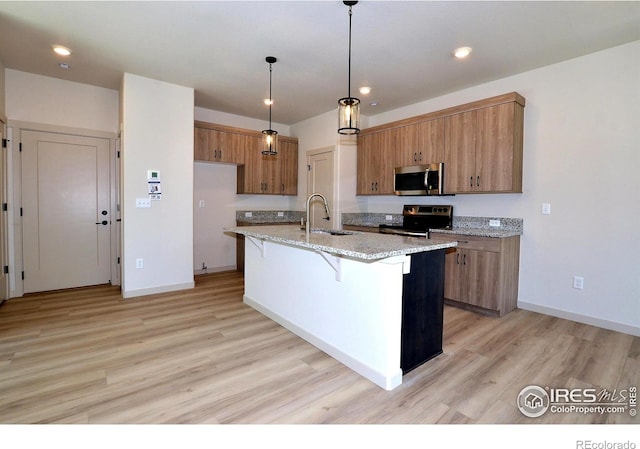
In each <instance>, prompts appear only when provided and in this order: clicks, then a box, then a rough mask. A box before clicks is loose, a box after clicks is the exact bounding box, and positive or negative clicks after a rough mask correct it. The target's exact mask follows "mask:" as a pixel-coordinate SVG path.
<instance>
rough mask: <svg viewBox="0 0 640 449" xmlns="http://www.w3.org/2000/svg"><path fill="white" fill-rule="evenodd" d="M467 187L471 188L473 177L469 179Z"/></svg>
mask: <svg viewBox="0 0 640 449" xmlns="http://www.w3.org/2000/svg"><path fill="white" fill-rule="evenodd" d="M469 187H473V176H470V177H469Z"/></svg>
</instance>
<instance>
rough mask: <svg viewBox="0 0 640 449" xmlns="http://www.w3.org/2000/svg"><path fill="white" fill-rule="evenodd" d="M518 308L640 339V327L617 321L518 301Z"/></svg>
mask: <svg viewBox="0 0 640 449" xmlns="http://www.w3.org/2000/svg"><path fill="white" fill-rule="evenodd" d="M518 308H519V309H524V310H529V311H531V312H538V313H543V314H545V315H551V316H555V317H557V318H564V319H566V320H571V321H576V322H578V323H583V324H590V325H591V326H596V327H601V328H603V329H609V330H612V331H616V332H622V333H623V334H629V335H635V336H636V337H640V327H637V326H630V325H628V324H624V323H618V322H615V321H609V320H603V319H602V318H596V317H592V316H588V315H581V314H579V313H574V312H568V311H566V310H561V309H554V308H553V307H546V306H541V305H539V304H534V303H530V302H525V301H518Z"/></svg>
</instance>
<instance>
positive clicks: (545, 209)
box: [542, 203, 551, 215]
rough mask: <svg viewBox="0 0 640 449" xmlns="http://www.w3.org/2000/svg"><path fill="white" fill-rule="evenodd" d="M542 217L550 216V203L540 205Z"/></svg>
mask: <svg viewBox="0 0 640 449" xmlns="http://www.w3.org/2000/svg"><path fill="white" fill-rule="evenodd" d="M542 215H551V203H542Z"/></svg>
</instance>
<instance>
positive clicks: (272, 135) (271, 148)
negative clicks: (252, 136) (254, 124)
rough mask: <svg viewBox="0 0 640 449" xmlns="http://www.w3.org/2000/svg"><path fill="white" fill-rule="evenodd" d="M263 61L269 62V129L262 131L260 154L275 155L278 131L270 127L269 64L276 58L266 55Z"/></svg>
mask: <svg viewBox="0 0 640 449" xmlns="http://www.w3.org/2000/svg"><path fill="white" fill-rule="evenodd" d="M265 61H267V62H268V63H269V129H265V130H263V131H262V154H265V155H267V156H275V155H276V154H278V131H274V130H273V129H271V105H272V104H273V98H272V97H271V66H272V64H274V63H275V62H276V61H277V59H276V58H274V57H273V56H267V57H266V58H265Z"/></svg>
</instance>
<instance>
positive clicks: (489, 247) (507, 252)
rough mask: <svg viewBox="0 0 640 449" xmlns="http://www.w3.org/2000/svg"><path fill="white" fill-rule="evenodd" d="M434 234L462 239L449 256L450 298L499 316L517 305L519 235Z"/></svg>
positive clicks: (447, 286)
mask: <svg viewBox="0 0 640 449" xmlns="http://www.w3.org/2000/svg"><path fill="white" fill-rule="evenodd" d="M431 238H432V239H433V240H445V241H457V242H458V246H457V247H456V248H451V249H449V250H447V253H446V256H445V284H444V297H445V298H446V299H448V300H450V301H453V302H454V303H458V304H461V305H465V306H471V307H472V308H475V309H477V310H484V311H487V312H490V313H493V314H496V315H499V316H502V315H504V314H506V313H509V312H511V311H512V310H514V309H515V308H516V306H517V301H518V273H519V268H518V267H519V260H520V237H519V236H514V237H507V238H502V239H500V238H492V237H476V236H455V235H445V234H437V233H432V234H431Z"/></svg>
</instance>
